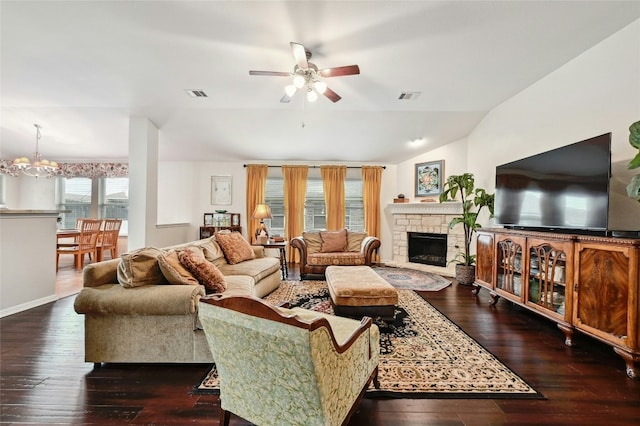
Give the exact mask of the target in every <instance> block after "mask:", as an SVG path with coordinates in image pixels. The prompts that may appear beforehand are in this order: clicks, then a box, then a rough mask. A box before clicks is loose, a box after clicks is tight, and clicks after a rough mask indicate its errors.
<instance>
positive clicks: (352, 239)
mask: <svg viewBox="0 0 640 426" xmlns="http://www.w3.org/2000/svg"><path fill="white" fill-rule="evenodd" d="M365 238H367V233H366V232H351V231H347V251H352V252H358V253H359V252H360V249H361V247H362V241H363V240H364V239H365Z"/></svg>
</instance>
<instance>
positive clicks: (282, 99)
mask: <svg viewBox="0 0 640 426" xmlns="http://www.w3.org/2000/svg"><path fill="white" fill-rule="evenodd" d="M290 100H291V96H289V95H287V94H286V93H285V94H284V95H282V97H281V98H280V102H282V103H283V104H287V103H289V101H290Z"/></svg>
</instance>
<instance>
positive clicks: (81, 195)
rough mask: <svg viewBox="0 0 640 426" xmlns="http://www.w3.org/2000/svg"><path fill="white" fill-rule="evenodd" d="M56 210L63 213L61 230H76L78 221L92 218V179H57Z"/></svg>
mask: <svg viewBox="0 0 640 426" xmlns="http://www.w3.org/2000/svg"><path fill="white" fill-rule="evenodd" d="M56 208H57V209H59V210H68V211H69V212H67V213H62V224H61V225H60V226H61V228H75V227H76V221H77V219H80V218H83V217H91V179H88V178H72V179H65V178H57V181H56Z"/></svg>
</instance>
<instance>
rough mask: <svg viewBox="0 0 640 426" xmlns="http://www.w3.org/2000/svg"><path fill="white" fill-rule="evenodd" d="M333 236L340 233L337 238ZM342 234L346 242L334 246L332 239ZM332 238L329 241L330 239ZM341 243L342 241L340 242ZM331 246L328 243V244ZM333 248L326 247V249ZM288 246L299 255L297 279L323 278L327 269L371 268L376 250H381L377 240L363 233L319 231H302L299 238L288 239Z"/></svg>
mask: <svg viewBox="0 0 640 426" xmlns="http://www.w3.org/2000/svg"><path fill="white" fill-rule="evenodd" d="M336 234H339V235H338V236H336ZM342 234H346V235H345V240H346V241H345V243H344V245H343V246H342V245H341V244H342V243H339V244H337V246H340V247H341V248H338V249H336V244H335V240H336V238H341V237H342ZM329 237H331V238H329ZM340 241H341V240H340ZM330 242H331V243H332V244H329V243H330ZM330 245H331V246H332V247H329V246H330ZM291 247H294V248H296V249H297V250H298V252H299V253H300V279H301V280H303V279H305V278H306V277H307V275H309V274H318V275H324V272H325V269H326V268H327V266H331V265H336V266H363V265H364V266H370V265H371V264H372V263H373V259H374V255H375V253H376V250H377V249H378V248H379V247H380V240H379V239H378V238H377V237H372V236H368V235H367V234H366V233H365V232H351V231H348V230H346V229H345V230H340V231H320V232H303V233H302V236H299V237H295V238H292V239H291Z"/></svg>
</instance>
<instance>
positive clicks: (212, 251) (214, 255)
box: [198, 237, 224, 264]
mask: <svg viewBox="0 0 640 426" xmlns="http://www.w3.org/2000/svg"><path fill="white" fill-rule="evenodd" d="M198 245H199V246H200V247H202V249H203V250H204V258H205V259H207V260H208V261H209V262H213V263H214V264H215V263H216V262H215V261H216V260H218V259H222V260H223V261H224V253H222V249H221V248H220V246H219V245H218V243H217V242H216V240H215V238H214V237H210V238H206V239H204V240H200V241H199V242H198Z"/></svg>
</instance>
